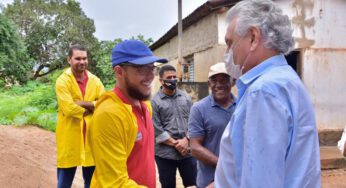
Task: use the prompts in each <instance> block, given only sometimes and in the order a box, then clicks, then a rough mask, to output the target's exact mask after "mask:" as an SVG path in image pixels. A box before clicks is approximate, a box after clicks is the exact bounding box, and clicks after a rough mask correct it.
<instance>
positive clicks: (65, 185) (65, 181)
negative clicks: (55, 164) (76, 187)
mask: <svg viewBox="0 0 346 188" xmlns="http://www.w3.org/2000/svg"><path fill="white" fill-rule="evenodd" d="M76 169H77V167H71V168H58V188H70V187H71V186H72V182H73V178H74V175H75V173H76ZM94 170H95V166H90V167H82V171H83V179H84V188H89V187H90V182H91V177H92V176H93V173H94Z"/></svg>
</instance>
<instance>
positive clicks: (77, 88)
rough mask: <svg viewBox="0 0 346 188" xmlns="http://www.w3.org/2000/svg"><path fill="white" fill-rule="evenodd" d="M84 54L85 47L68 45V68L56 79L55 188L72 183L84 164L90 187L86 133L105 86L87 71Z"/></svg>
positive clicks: (91, 170) (90, 165)
mask: <svg viewBox="0 0 346 188" xmlns="http://www.w3.org/2000/svg"><path fill="white" fill-rule="evenodd" d="M87 58H88V57H87V51H86V49H85V48H84V47H82V46H80V45H73V46H71V47H70V49H69V52H68V58H67V60H68V63H69V65H70V68H68V69H66V70H65V71H64V72H63V73H62V74H61V75H60V76H59V78H58V79H57V80H56V95H57V100H58V124H57V127H56V143H57V168H58V172H57V173H58V188H69V187H71V185H72V182H73V178H74V175H75V172H76V168H77V166H82V167H83V168H82V171H83V179H84V182H85V183H84V184H85V187H89V186H90V181H91V177H92V174H93V172H94V169H95V166H94V161H93V159H92V156H91V153H90V149H89V145H88V140H87V136H86V133H87V128H88V125H89V123H90V120H91V116H92V114H93V111H94V104H95V103H96V101H97V100H98V98H99V97H100V96H101V94H102V93H103V92H104V87H103V85H102V83H101V81H100V79H99V78H97V77H96V76H95V75H93V74H91V73H90V72H89V71H87V67H88V59H87Z"/></svg>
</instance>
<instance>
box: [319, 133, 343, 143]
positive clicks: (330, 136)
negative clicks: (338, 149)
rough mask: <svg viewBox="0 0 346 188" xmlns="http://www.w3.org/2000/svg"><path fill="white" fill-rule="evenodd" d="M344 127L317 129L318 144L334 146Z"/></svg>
mask: <svg viewBox="0 0 346 188" xmlns="http://www.w3.org/2000/svg"><path fill="white" fill-rule="evenodd" d="M343 130H344V129H323V130H318V138H319V141H320V146H336V145H337V143H338V141H339V140H340V138H341V135H342V132H343Z"/></svg>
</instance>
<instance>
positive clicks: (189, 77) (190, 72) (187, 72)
mask: <svg viewBox="0 0 346 188" xmlns="http://www.w3.org/2000/svg"><path fill="white" fill-rule="evenodd" d="M182 69H183V77H182V81H183V82H193V81H194V77H195V67H194V62H193V57H188V58H185V63H184V64H183V65H182Z"/></svg>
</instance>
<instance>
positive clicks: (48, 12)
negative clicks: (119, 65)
mask: <svg viewBox="0 0 346 188" xmlns="http://www.w3.org/2000/svg"><path fill="white" fill-rule="evenodd" d="M4 14H5V15H6V16H7V17H9V18H10V19H12V20H13V21H14V22H15V23H16V24H17V25H18V27H19V31H20V34H21V36H22V38H23V39H24V41H25V44H26V46H27V49H28V54H29V56H30V57H31V58H32V59H33V60H34V62H35V67H34V71H35V73H34V76H33V78H34V79H36V78H38V77H41V76H44V75H47V74H49V73H51V72H52V71H54V70H56V69H61V68H63V67H66V66H67V65H68V64H67V63H66V58H67V50H68V48H69V46H70V45H71V44H80V45H83V46H85V47H86V48H87V49H88V50H89V51H90V52H93V51H98V48H99V46H98V41H97V39H96V38H95V37H94V35H93V33H94V32H95V26H94V22H93V20H92V19H90V18H88V17H87V16H86V15H85V13H84V12H83V11H82V9H81V8H80V4H79V3H78V2H76V1H74V0H67V1H66V0H14V2H13V4H10V5H8V6H7V7H6V8H5V9H4ZM89 58H90V59H89V61H90V63H91V65H92V64H93V63H94V60H93V59H94V58H93V55H92V53H89ZM90 67H91V68H92V67H93V66H90Z"/></svg>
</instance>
